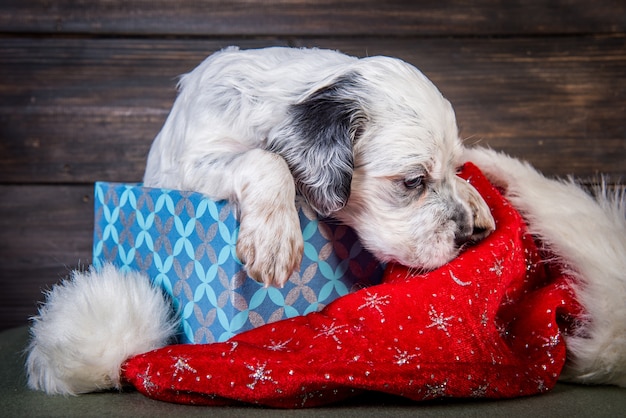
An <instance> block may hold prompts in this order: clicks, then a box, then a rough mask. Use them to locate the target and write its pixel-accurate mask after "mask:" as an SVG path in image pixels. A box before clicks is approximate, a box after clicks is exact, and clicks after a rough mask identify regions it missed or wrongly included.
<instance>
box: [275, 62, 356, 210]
mask: <svg viewBox="0 0 626 418" xmlns="http://www.w3.org/2000/svg"><path fill="white" fill-rule="evenodd" d="M356 80H357V76H356V75H353V74H350V75H345V76H343V77H341V78H339V79H337V80H336V81H335V82H333V83H331V84H330V85H327V86H324V87H322V88H320V89H318V90H316V91H315V92H313V93H311V94H310V95H309V96H308V97H306V98H305V99H303V100H301V101H300V102H298V103H296V104H294V105H292V106H291V107H290V109H289V112H290V115H289V116H290V117H289V118H288V120H289V126H287V127H286V128H285V129H284V130H283V131H282V132H281V133H280V134H279V137H280V138H275V140H274V141H272V143H271V144H270V150H272V151H274V152H277V153H278V154H280V155H281V156H282V157H283V158H284V159H285V160H286V161H287V164H288V165H289V168H290V169H291V172H292V174H293V176H294V179H295V182H296V185H297V187H298V190H299V191H300V193H301V194H302V195H303V196H304V197H305V198H306V199H307V201H308V202H309V204H310V205H311V206H312V207H313V209H315V210H316V211H317V212H318V213H319V214H321V215H323V216H328V215H330V214H332V213H333V212H336V211H338V210H339V209H341V208H343V207H344V206H345V205H346V203H347V201H348V197H349V196H350V184H351V182H352V172H353V168H354V156H353V151H352V146H353V143H354V141H355V139H356V137H357V136H358V134H359V132H360V131H361V130H362V129H363V124H364V123H365V117H364V114H363V111H362V109H361V106H359V104H358V100H357V99H356V98H355V92H356V90H355V89H357V88H358V85H357V82H356Z"/></svg>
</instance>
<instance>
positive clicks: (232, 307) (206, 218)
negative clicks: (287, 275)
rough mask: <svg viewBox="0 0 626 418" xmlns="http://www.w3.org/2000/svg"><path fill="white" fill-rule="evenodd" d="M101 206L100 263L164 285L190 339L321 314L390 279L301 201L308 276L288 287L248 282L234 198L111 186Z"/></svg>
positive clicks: (104, 188)
mask: <svg viewBox="0 0 626 418" xmlns="http://www.w3.org/2000/svg"><path fill="white" fill-rule="evenodd" d="M94 201H95V216H94V244H93V264H94V266H96V267H99V266H102V264H103V263H104V262H107V261H108V262H112V263H113V264H115V265H116V266H118V267H119V268H120V269H122V270H125V269H133V270H138V271H141V272H144V273H145V274H146V275H147V276H148V277H150V278H151V280H153V281H154V282H155V283H156V284H158V285H159V286H160V287H162V288H163V289H164V290H165V291H166V292H167V293H168V294H169V295H170V296H171V297H172V299H173V300H174V303H175V306H176V308H177V309H178V311H179V312H180V316H181V319H182V330H181V334H180V342H182V343H209V342H215V341H225V340H227V339H228V338H230V337H232V336H233V335H235V334H238V333H240V332H243V331H246V330H249V329H251V328H255V327H257V326H260V325H263V324H266V323H269V322H274V321H277V320H280V319H284V318H289V317H293V316H296V315H304V314H307V313H309V312H313V311H317V310H319V309H321V308H323V307H324V306H325V305H327V304H328V303H330V302H331V301H332V300H334V299H336V298H337V297H339V296H342V295H345V294H347V293H349V292H351V291H353V290H356V289H359V288H362V287H364V286H370V285H373V284H377V283H379V282H380V280H381V278H382V272H383V268H382V266H381V265H380V264H379V263H378V262H377V261H376V259H375V258H374V257H373V256H372V255H371V254H370V253H369V252H368V251H366V250H365V249H364V248H363V247H362V246H361V244H360V243H359V241H358V239H357V236H356V234H355V233H354V231H352V230H351V229H350V228H348V227H346V226H343V225H339V224H338V223H337V222H336V221H332V220H322V219H318V218H317V216H316V214H315V213H314V212H313V211H312V210H311V209H310V208H309V207H308V206H307V205H306V204H304V203H303V201H302V199H300V198H298V200H297V201H296V205H297V207H298V214H299V216H300V225H301V227H302V234H303V237H304V240H305V243H304V256H303V260H302V265H301V268H300V271H299V272H296V273H294V275H293V276H292V277H291V279H290V280H289V282H288V283H287V284H286V285H285V287H284V288H282V289H277V288H274V287H269V288H265V287H264V286H263V285H262V284H259V283H257V282H255V281H254V280H252V279H250V278H249V277H247V275H246V273H245V270H244V269H243V266H242V264H241V262H240V261H239V260H238V259H237V256H236V254H235V244H236V241H237V233H238V230H239V224H238V222H237V220H236V219H235V217H234V213H233V208H232V206H231V205H230V204H229V203H228V202H226V201H218V202H215V201H212V200H210V199H208V198H206V197H204V196H203V195H202V194H199V193H194V192H183V191H177V190H166V189H156V188H148V187H142V185H141V184H123V183H106V182H98V183H96V185H95V199H94ZM260 227H262V225H261V226H260Z"/></svg>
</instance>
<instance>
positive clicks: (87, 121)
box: [0, 36, 626, 183]
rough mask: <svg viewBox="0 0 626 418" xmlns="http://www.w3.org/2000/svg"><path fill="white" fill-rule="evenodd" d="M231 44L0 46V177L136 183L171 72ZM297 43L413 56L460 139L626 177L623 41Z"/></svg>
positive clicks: (560, 167) (162, 111)
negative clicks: (446, 105)
mask: <svg viewBox="0 0 626 418" xmlns="http://www.w3.org/2000/svg"><path fill="white" fill-rule="evenodd" d="M229 43H230V42H228V41H218V42H216V41H214V42H207V41H200V40H184V41H181V40H150V41H147V40H130V39H124V40H119V39H115V40H110V39H85V40H84V39H80V40H74V39H48V40H45V41H43V42H42V40H38V39H15V40H6V42H5V44H4V46H3V47H0V61H3V62H5V63H6V64H5V65H3V66H2V67H0V138H1V139H2V141H1V142H0V179H2V180H3V181H5V182H12V183H20V182H37V183H56V182H63V183H72V182H78V183H85V182H92V181H95V180H108V181H138V180H141V177H142V173H143V169H144V165H145V158H146V155H147V152H148V149H149V146H150V143H151V141H152V139H153V138H154V136H155V135H156V134H157V133H158V131H159V130H160V128H161V126H162V124H163V122H164V120H165V118H166V116H167V114H168V111H169V108H170V107H171V104H172V102H173V100H174V98H175V94H176V93H175V83H176V76H177V75H179V74H181V73H184V72H187V71H189V70H190V69H192V68H193V67H195V65H197V64H198V63H199V62H200V61H201V60H202V59H203V58H204V57H205V56H206V55H208V54H209V53H211V52H213V51H215V50H217V49H220V48H222V47H223V46H224V45H228V44H229ZM240 44H241V46H242V47H246V48H248V47H258V46H260V45H264V44H265V43H264V42H260V43H259V42H258V41H253V42H240ZM268 44H270V45H275V44H280V42H269V43H268ZM296 44H297V45H303V46H304V45H306V46H313V45H315V46H321V47H328V48H333V49H340V50H343V51H346V52H347V53H351V54H355V55H359V56H366V55H377V54H384V55H392V56H398V57H400V58H403V59H405V60H407V61H409V62H411V63H413V64H415V65H416V66H418V67H419V68H421V69H422V70H423V71H424V72H425V73H426V75H427V76H429V77H430V78H431V79H432V80H433V81H434V82H435V84H437V85H438V87H439V88H440V89H441V91H442V92H443V93H444V95H446V96H447V97H448V98H449V99H450V100H451V102H452V103H453V105H454V107H455V109H456V112H457V118H458V121H459V125H460V127H461V135H462V136H463V137H464V138H469V139H470V142H479V143H481V144H484V145H489V146H493V147H495V148H498V149H502V150H505V151H507V152H509V153H512V154H514V155H516V156H519V157H522V158H525V159H528V160H529V161H531V162H532V163H533V164H535V165H536V166H537V167H538V168H539V169H541V170H542V171H544V172H545V173H547V174H549V175H565V174H575V175H577V176H580V177H587V176H591V175H594V174H596V173H598V172H600V171H602V172H604V173H607V174H610V175H614V176H622V177H624V176H626V167H625V164H624V161H626V146H625V144H626V129H625V126H624V110H625V109H626V38H625V37H621V36H609V37H607V36H599V37H587V38H584V39H578V38H571V37H560V38H548V39H541V40H540V39H526V38H523V39H472V40H467V39H462V40H459V39H424V40H420V41H419V42H416V41H414V40H395V39H382V40H381V39H376V38H368V39H363V38H359V39H349V40H344V39H340V40H332V39H331V40H328V39H309V40H305V41H297V42H296ZM556 154H558V155H559V158H558V159H555V158H554V155H556Z"/></svg>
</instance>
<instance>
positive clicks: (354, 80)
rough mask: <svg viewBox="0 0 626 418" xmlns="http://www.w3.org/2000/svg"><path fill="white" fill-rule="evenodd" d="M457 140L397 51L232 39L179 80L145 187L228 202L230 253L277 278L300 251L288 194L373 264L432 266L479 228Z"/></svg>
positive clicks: (443, 109) (444, 111) (423, 81)
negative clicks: (366, 52) (335, 224)
mask: <svg viewBox="0 0 626 418" xmlns="http://www.w3.org/2000/svg"><path fill="white" fill-rule="evenodd" d="M462 149H463V148H462V145H461V142H460V140H459V136H458V130H457V125H456V119H455V115H454V111H453V109H452V106H451V105H450V103H449V102H448V101H447V100H446V99H445V98H444V97H443V96H442V95H441V93H440V92H439V91H438V90H437V88H436V87H435V86H434V85H433V84H432V83H431V82H430V81H429V80H428V79H427V78H426V77H425V76H424V75H423V74H422V73H421V72H419V71H418V70H417V69H416V68H415V67H413V66H411V65H409V64H407V63H405V62H403V61H401V60H399V59H394V58H389V57H371V58H363V59H357V58H354V57H349V56H347V55H344V54H341V53H338V52H335V51H328V50H318V49H293V48H268V49H260V50H247V51H240V50H238V49H236V48H229V49H226V50H223V51H221V52H218V53H215V54H213V55H211V56H210V57H209V58H207V59H206V60H205V61H204V62H203V63H202V64H200V65H199V66H198V67H197V68H196V69H195V70H193V71H192V72H191V73H189V74H187V75H185V76H183V77H182V79H181V81H180V93H179V96H178V98H177V99H176V102H175V103H174V106H173V108H172V111H171V113H170V115H169V117H168V119H167V121H166V122H165V125H164V126H163V129H162V130H161V132H160V133H159V135H158V136H157V138H156V139H155V141H154V143H153V145H152V148H151V150H150V155H149V157H148V163H147V169H146V173H145V178H144V183H145V185H146V186H152V187H166V188H174V189H180V190H193V191H196V192H201V193H204V194H205V195H207V196H209V197H211V198H213V199H216V200H221V199H228V200H229V201H231V202H232V203H234V204H236V205H237V208H238V214H239V215H238V216H239V221H240V232H239V236H238V242H237V255H238V257H239V258H240V259H241V260H242V262H244V264H245V268H246V270H247V272H248V274H249V275H250V276H251V277H253V278H254V279H256V280H258V281H261V282H263V283H265V284H266V285H277V286H282V285H283V284H284V283H285V282H286V281H287V280H288V279H289V277H290V275H291V274H292V273H293V271H294V270H296V269H297V268H299V265H300V261H301V257H302V251H303V240H302V235H301V230H300V224H299V220H298V216H297V213H296V208H295V205H294V198H295V193H296V192H299V193H301V194H302V195H303V196H304V197H305V198H306V200H307V202H308V203H309V204H310V205H311V206H312V207H313V209H315V210H316V211H317V212H318V213H319V214H320V215H322V216H331V217H334V218H336V219H339V220H340V221H342V222H343V223H345V224H347V225H349V226H350V227H352V228H353V229H355V230H356V232H357V234H358V235H359V238H360V239H361V241H362V243H363V244H364V246H365V247H366V248H367V249H369V250H370V251H371V252H372V253H373V254H374V255H375V256H376V257H377V258H378V259H379V260H381V261H383V262H386V261H391V260H393V261H397V262H399V263H402V264H404V265H407V266H411V267H415V268H418V269H432V268H435V267H438V266H440V265H442V264H445V263H446V262H448V261H450V260H451V259H452V258H454V257H455V256H456V255H457V254H458V252H459V249H460V248H461V247H462V246H463V244H465V243H466V242H468V241H470V240H475V239H479V238H482V237H483V236H485V235H486V234H488V233H489V232H490V231H491V230H493V228H494V222H493V218H492V217H491V214H490V211H489V208H488V207H487V205H486V204H485V202H484V201H483V199H482V198H481V197H480V195H479V194H478V193H477V192H476V191H475V190H474V189H473V188H472V187H471V186H470V185H469V184H468V183H467V182H465V181H463V180H461V179H460V178H458V177H457V176H456V170H457V168H458V167H459V165H460V163H461V158H462Z"/></svg>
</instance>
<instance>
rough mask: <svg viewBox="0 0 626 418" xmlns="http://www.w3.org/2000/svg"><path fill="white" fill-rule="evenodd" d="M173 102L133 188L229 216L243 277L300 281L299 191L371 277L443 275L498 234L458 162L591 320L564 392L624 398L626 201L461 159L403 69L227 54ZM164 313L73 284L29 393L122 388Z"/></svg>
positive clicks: (331, 55)
mask: <svg viewBox="0 0 626 418" xmlns="http://www.w3.org/2000/svg"><path fill="white" fill-rule="evenodd" d="M181 87H182V90H181V93H180V95H179V97H178V99H177V101H176V103H175V105H174V107H173V109H172V112H171V114H170V116H169V118H168V120H167V122H166V124H165V126H164V127H163V130H162V131H161V133H160V134H159V136H158V137H157V139H156V140H155V143H154V145H153V148H152V150H151V153H150V157H149V160H148V167H147V170H146V176H145V182H146V184H148V185H154V186H163V187H171V188H178V189H191V190H196V191H200V192H203V193H206V194H207V195H209V196H211V197H213V198H216V199H220V198H225V199H230V200H231V201H233V202H234V203H236V204H238V205H239V211H240V221H241V233H240V236H239V244H238V253H239V255H240V257H241V258H242V259H243V260H245V261H246V268H247V269H248V272H249V273H250V274H251V275H252V276H254V277H255V278H257V279H258V280H263V281H265V283H274V284H278V285H280V284H281V283H283V282H284V281H285V280H287V278H288V277H289V274H290V273H291V271H292V270H293V269H294V268H296V267H297V265H298V264H299V253H300V252H301V247H302V237H301V235H300V229H299V226H298V225H297V218H296V217H295V208H294V206H293V200H294V196H295V193H296V188H297V189H298V190H299V191H300V192H301V193H302V194H303V195H304V196H305V197H306V198H307V199H308V200H309V203H310V204H311V205H312V206H313V207H314V208H315V209H317V210H318V211H319V212H320V213H322V214H330V215H332V216H334V217H336V218H338V219H340V220H342V221H343V222H345V223H346V224H348V225H351V226H352V227H354V228H355V229H356V230H357V232H358V233H359V236H360V237H361V239H362V240H363V241H364V243H365V245H366V246H367V247H368V248H369V249H370V250H372V251H373V252H374V254H375V255H377V256H378V257H379V258H380V259H381V260H383V261H388V260H392V259H393V260H396V261H399V262H401V263H404V264H408V265H413V266H416V267H419V268H433V267H436V266H438V265H441V264H444V263H445V262H447V261H449V259H450V258H452V257H454V256H455V255H456V254H457V252H458V250H459V248H458V247H459V246H458V245H457V244H458V242H455V239H456V241H458V236H459V235H462V238H463V239H466V238H469V237H470V236H471V235H472V234H473V231H472V227H474V226H478V227H479V228H484V229H486V230H488V229H489V228H491V227H492V225H493V219H492V218H491V217H490V215H488V214H485V210H486V209H485V208H486V207H485V206H484V202H483V201H482V198H480V197H479V196H478V195H477V193H476V192H475V191H474V189H473V188H470V187H469V186H468V185H467V184H466V183H465V182H462V181H459V180H458V178H457V177H456V176H455V174H454V170H455V168H456V166H457V164H460V163H461V162H463V161H464V160H470V161H473V162H475V163H476V164H477V165H478V166H479V167H480V168H481V169H482V170H483V171H484V172H485V173H486V174H487V175H488V176H489V177H490V178H491V180H492V181H494V182H495V183H497V184H499V185H501V186H502V187H503V188H504V189H505V191H506V195H507V197H508V198H509V199H510V200H511V202H512V203H513V205H514V206H516V207H517V208H518V209H519V210H520V211H521V213H522V214H523V215H524V216H525V217H526V219H527V220H528V222H529V225H530V229H531V232H532V233H534V234H535V235H537V236H538V237H539V238H540V239H541V240H542V241H543V242H544V243H545V244H546V245H547V246H549V248H550V250H551V251H552V252H553V253H554V254H555V256H557V257H559V258H560V261H561V262H562V263H563V264H564V265H566V266H567V267H568V268H569V269H570V273H571V275H572V277H573V279H574V281H573V283H572V285H573V286H574V289H575V290H576V294H577V297H578V299H579V301H580V302H581V303H582V305H583V306H584V308H585V311H586V313H587V317H586V318H583V322H582V324H581V326H580V327H579V332H578V333H577V334H576V335H574V336H570V337H567V346H568V350H569V359H570V363H569V365H568V368H567V370H566V371H565V373H564V377H565V378H567V379H569V380H573V381H578V382H585V383H610V384H617V385H622V386H626V306H625V303H624V301H625V300H626V213H625V210H626V204H625V202H624V195H623V194H622V195H619V196H617V197H616V198H611V197H610V196H607V195H603V196H600V198H599V202H598V201H596V200H594V199H592V198H591V197H590V196H589V195H587V194H585V193H584V192H583V191H582V190H581V189H580V188H578V187H577V186H576V185H575V184H574V183H572V182H560V181H554V180H549V179H546V178H545V177H543V176H541V175H540V174H539V173H538V172H536V171H535V170H534V169H533V168H531V167H530V166H529V165H527V164H525V163H522V162H520V161H518V160H515V159H513V158H510V157H508V156H505V155H503V154H498V153H496V152H494V151H491V150H486V149H467V150H464V149H463V147H462V146H461V143H460V141H459V140H458V136H457V129H456V123H455V121H454V114H453V111H452V108H451V106H450V104H449V103H448V102H447V101H446V100H445V99H444V98H443V97H442V96H441V94H440V93H439V92H438V91H437V90H436V88H435V87H434V86H433V85H432V84H431V83H430V82H429V81H428V80H427V79H426V78H425V77H424V76H423V75H422V74H421V73H419V72H418V71H417V70H416V69H415V68H413V67H412V66H410V65H408V64H406V63H403V62H401V61H399V60H395V59H391V58H383V57H377V58H368V59H362V60H358V59H356V58H351V57H346V56H344V55H341V54H338V53H335V52H330V51H318V50H290V49H270V50H264V51H249V52H245V53H244V52H240V51H237V50H235V49H229V50H226V51H224V52H222V53H220V54H216V55H214V56H212V57H210V58H209V59H207V60H206V61H205V62H204V63H202V64H201V65H200V66H199V67H198V68H197V69H196V70H195V71H194V72H192V73H191V74H189V75H187V76H185V77H184V78H183V79H182V80H181ZM324 106H328V107H326V108H324ZM325 109H327V110H325ZM328 109H330V110H328ZM325 127H328V130H326V131H325V130H324V128H325ZM324 136H330V137H332V138H333V141H334V140H335V139H337V140H338V141H339V142H340V145H341V146H340V147H338V148H337V147H334V145H333V144H332V143H328V142H332V141H325V140H324ZM335 137H338V138H335ZM303 139H304V141H303ZM315 144H321V145H319V146H317V147H316V146H315ZM309 148H312V149H313V150H312V151H311V150H309ZM334 159H335V160H338V161H339V162H337V161H334ZM414 180H415V182H416V184H411V183H412V182H413V181H414ZM405 183H406V184H405ZM413 186H415V187H413ZM470 214H471V215H473V216H470ZM472 218H473V219H472ZM483 233H484V232H483ZM478 235H480V234H478ZM129 292H131V294H132V295H134V296H130V297H129V296H128V294H129ZM170 313H171V306H170V305H169V304H168V301H167V300H166V299H165V298H164V297H163V295H161V294H160V292H159V291H158V290H156V289H154V288H153V287H152V286H151V285H150V283H149V281H148V279H147V278H145V277H142V276H139V277H134V278H133V279H132V280H131V279H130V278H128V277H125V275H123V274H121V273H119V272H117V271H116V270H115V269H113V268H112V267H110V266H108V267H106V268H105V269H104V270H103V271H102V272H101V273H98V272H95V271H89V272H87V273H75V275H74V277H73V279H72V281H70V282H66V283H64V284H61V285H58V286H55V287H54V288H53V289H52V290H51V291H50V292H49V294H48V300H47V302H46V304H45V305H43V306H42V308H41V309H40V314H39V316H38V317H36V318H34V322H33V327H32V342H31V345H30V347H29V350H28V351H29V354H28V360H27V372H28V375H29V385H30V387H32V388H35V389H41V390H44V391H46V392H48V393H64V394H75V393H81V392H88V391H93V390H98V389H103V388H108V387H119V385H120V382H119V368H120V366H121V364H122V362H123V361H124V360H125V359H126V358H127V357H129V356H132V355H133V354H137V353H139V352H143V351H148V350H150V349H152V348H155V347H156V346H159V345H163V344H165V343H166V342H167V340H168V338H170V337H171V336H172V335H173V332H174V325H173V323H172V320H171V316H170Z"/></svg>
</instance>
